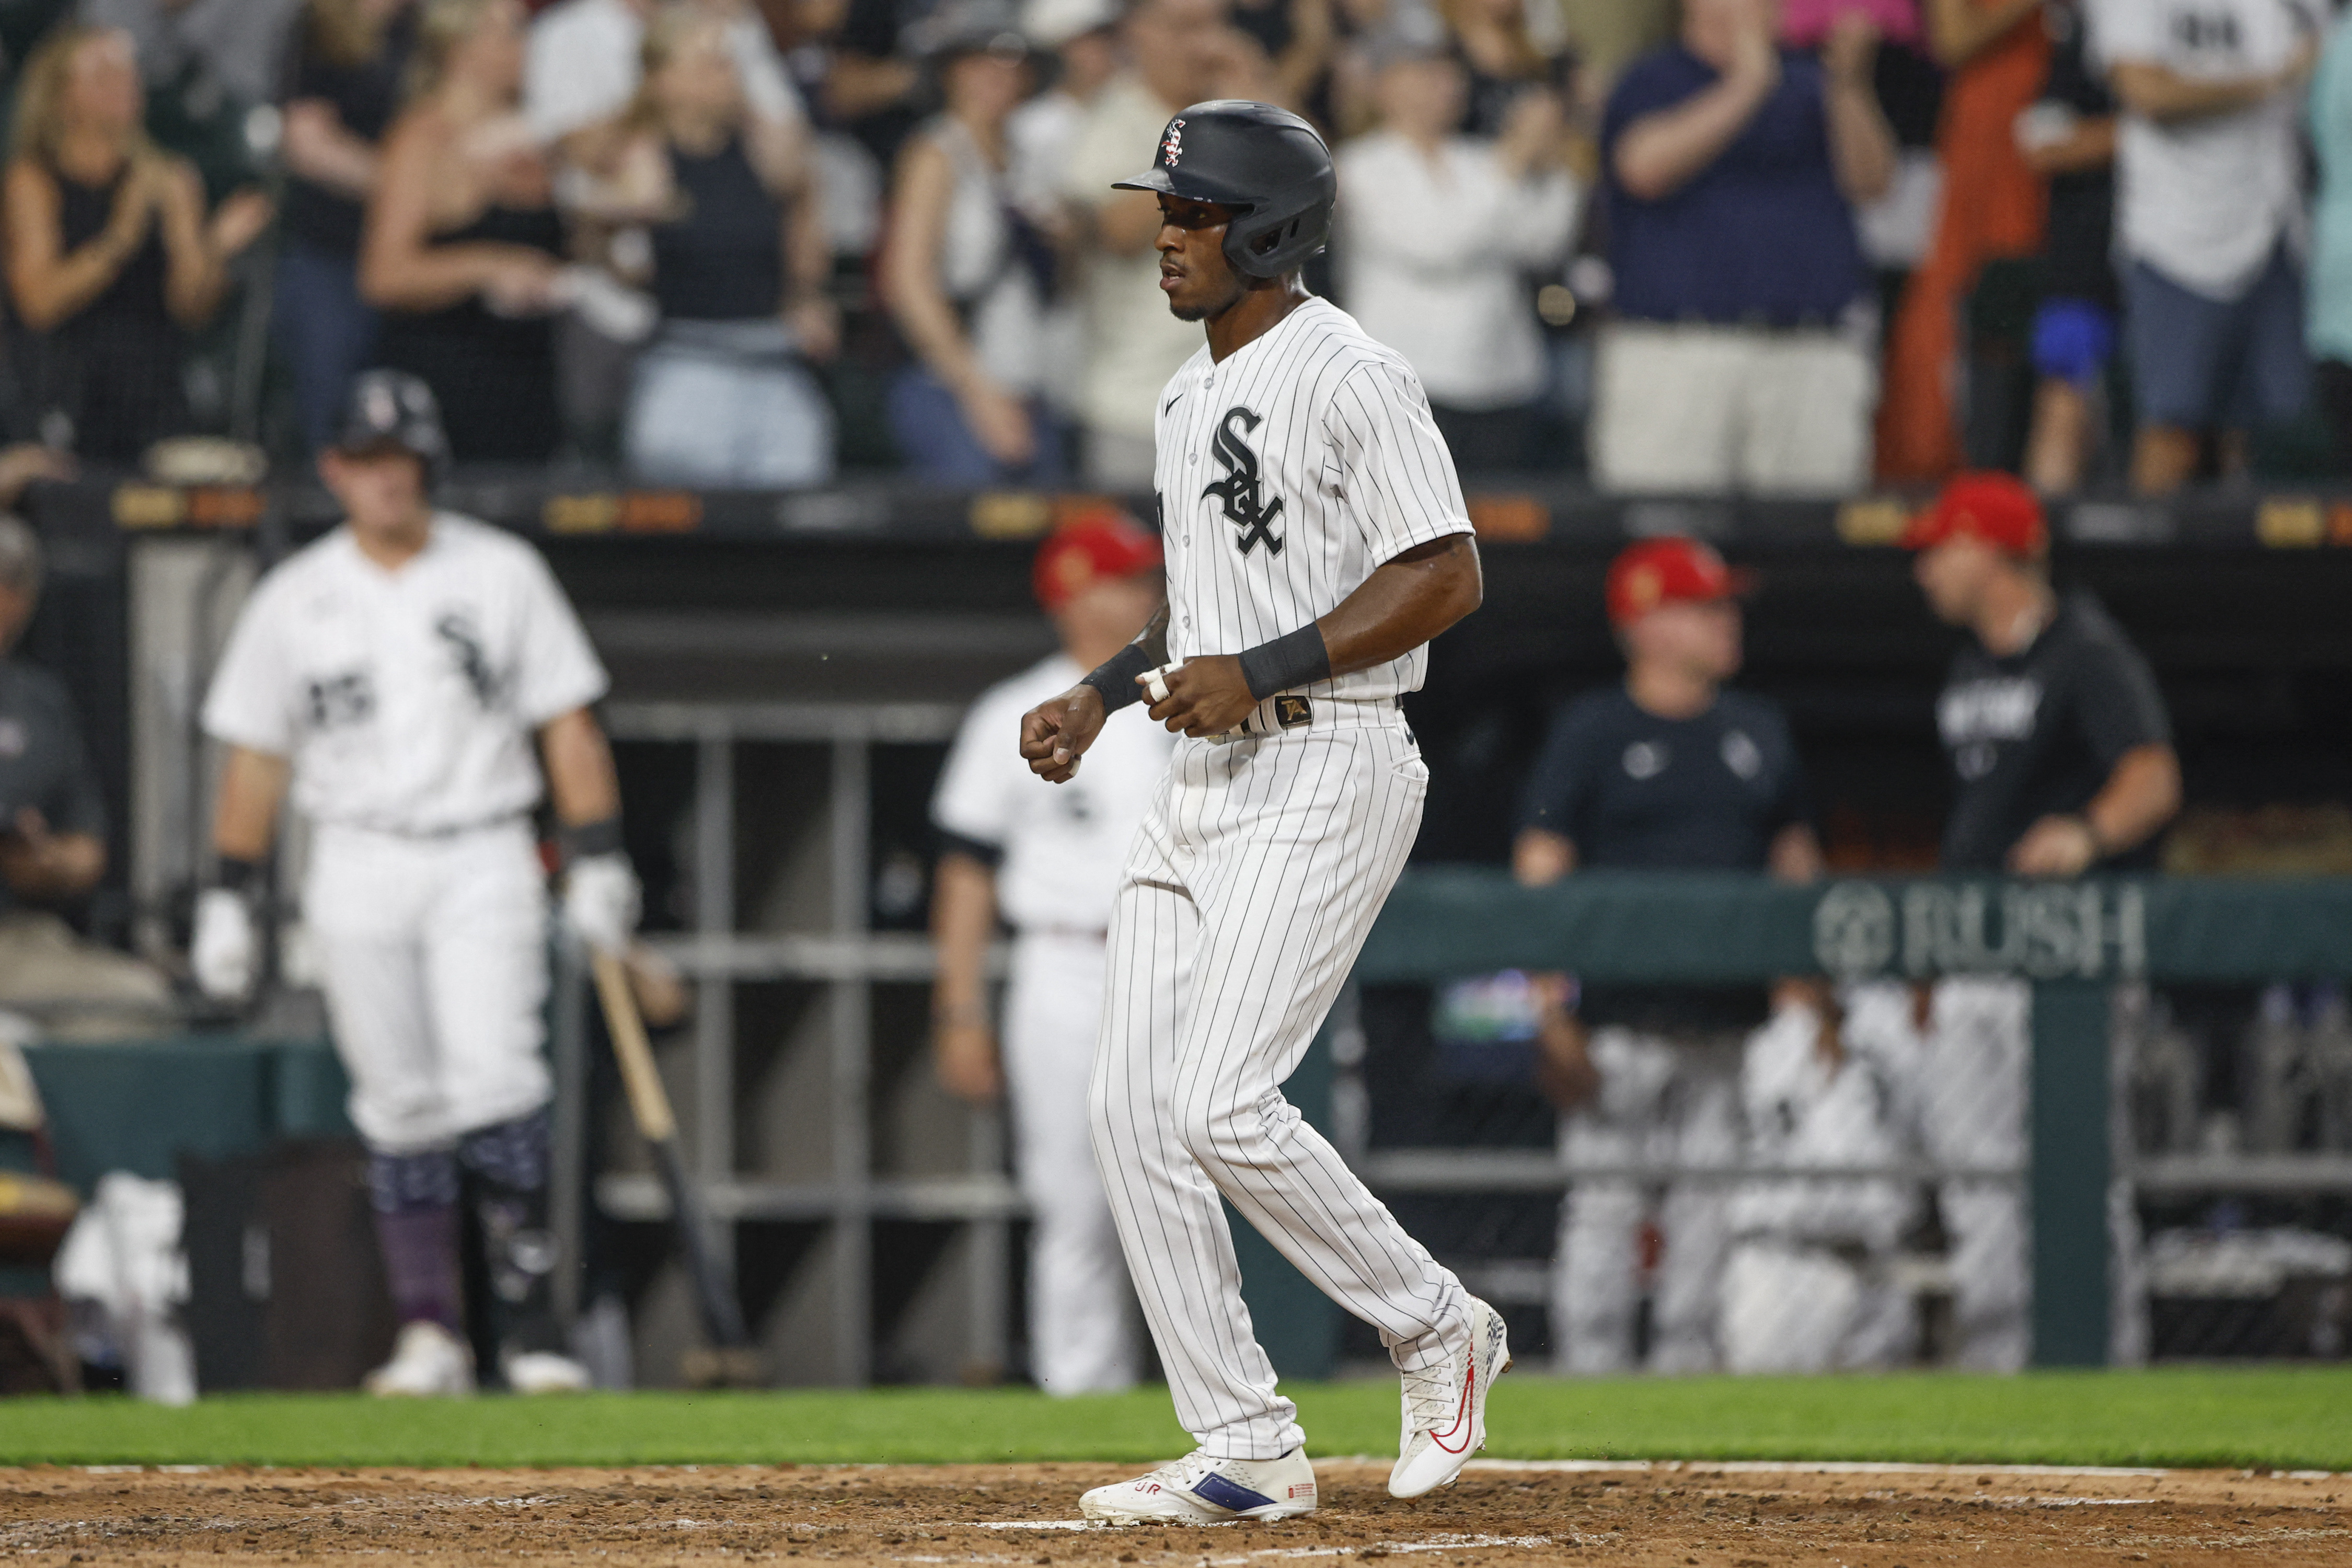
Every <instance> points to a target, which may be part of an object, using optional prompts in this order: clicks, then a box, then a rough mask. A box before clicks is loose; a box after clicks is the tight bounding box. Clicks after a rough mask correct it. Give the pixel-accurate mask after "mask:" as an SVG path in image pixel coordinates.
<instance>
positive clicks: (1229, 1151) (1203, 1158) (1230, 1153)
mask: <svg viewBox="0 0 2352 1568" xmlns="http://www.w3.org/2000/svg"><path fill="white" fill-rule="evenodd" d="M1175 1121H1176V1126H1175V1131H1176V1141H1177V1142H1179V1143H1180V1144H1181V1145H1183V1149H1184V1152H1186V1153H1188V1154H1190V1155H1192V1158H1193V1159H1194V1160H1195V1161H1197V1162H1199V1163H1200V1164H1201V1166H1202V1169H1204V1170H1211V1171H1213V1170H1217V1169H1219V1168H1220V1167H1223V1166H1227V1165H1232V1164H1234V1163H1240V1162H1243V1161H1244V1160H1246V1159H1247V1158H1248V1155H1247V1151H1248V1150H1249V1149H1251V1148H1252V1147H1253V1146H1254V1145H1255V1142H1257V1140H1256V1138H1255V1135H1256V1134H1257V1133H1259V1132H1260V1131H1263V1130H1264V1118H1263V1117H1262V1116H1261V1115H1260V1113H1259V1110H1258V1108H1257V1107H1256V1106H1255V1105H1251V1104H1245V1103H1236V1102H1234V1100H1230V1099H1226V1098H1223V1097H1222V1096H1212V1095H1202V1096H1196V1097H1193V1098H1192V1099H1189V1100H1186V1101H1185V1102H1184V1103H1183V1104H1182V1105H1181V1107H1180V1108H1179V1110H1178V1111H1177V1114H1176V1118H1175Z"/></svg>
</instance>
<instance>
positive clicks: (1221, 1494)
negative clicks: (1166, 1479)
mask: <svg viewBox="0 0 2352 1568" xmlns="http://www.w3.org/2000/svg"><path fill="white" fill-rule="evenodd" d="M1192 1495H1193V1496H1194V1497H1196V1498H1199V1499H1200V1500H1202V1501H1203V1502H1210V1503H1214V1504H1215V1505H1216V1506H1217V1507H1219V1508H1222V1509H1225V1510H1228V1511H1230V1512H1234V1513H1246V1512H1247V1511H1248V1510H1251V1509H1254V1508H1270V1507H1272V1506H1273V1505H1274V1500H1273V1499H1272V1498H1270V1497H1267V1496H1266V1495H1265V1493H1264V1492H1254V1491H1252V1490H1250V1489H1249V1488H1247V1487H1245V1486H1243V1485H1242V1484H1241V1483H1240V1482H1238V1481H1235V1480H1231V1479H1227V1478H1226V1477H1224V1476H1221V1475H1219V1474H1218V1473H1217V1472H1216V1471H1214V1470H1212V1471H1210V1472H1209V1473H1208V1474H1207V1475H1205V1476H1202V1478H1201V1479H1199V1480H1197V1481H1195V1482H1193V1483H1192Z"/></svg>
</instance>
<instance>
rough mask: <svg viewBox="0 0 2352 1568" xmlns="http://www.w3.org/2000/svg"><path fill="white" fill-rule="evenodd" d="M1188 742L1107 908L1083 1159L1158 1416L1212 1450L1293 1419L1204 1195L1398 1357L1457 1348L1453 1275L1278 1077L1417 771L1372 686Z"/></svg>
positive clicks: (1285, 1430)
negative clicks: (1135, 1320)
mask: <svg viewBox="0 0 2352 1568" xmlns="http://www.w3.org/2000/svg"><path fill="white" fill-rule="evenodd" d="M1316 717H1317V721H1318V722H1317V723H1316V724H1315V725H1314V726H1313V727H1311V728H1309V729H1305V730H1300V731H1290V732H1287V733H1276V734H1274V735H1269V736H1266V737H1265V738H1263V739H1250V740H1242V741H1235V742H1226V743H1219V742H1210V741H1185V742H1181V744H1180V745H1179V746H1178V747H1177V751H1176V755H1175V760H1174V762H1173V763H1172V764H1171V767H1170V770H1169V774H1168V777H1167V779H1166V780H1165V781H1164V782H1163V783H1162V784H1161V785H1160V795H1159V797H1158V799H1157V800H1156V801H1155V802H1154V803H1153V806H1152V810H1151V813H1150V816H1148V817H1146V818H1145V820H1144V824H1143V826H1142V828H1141V829H1140V830H1139V832H1138V834H1137V836H1136V843H1135V848H1134V850H1133V852H1132V853H1131V854H1130V855H1129V859H1128V865H1127V869H1126V872H1125V875H1124V877H1123V878H1122V879H1121V882H1120V887H1119V892H1118V903H1117V905H1116V906H1115V908H1114V910H1113V912H1112V915H1111V924H1110V972H1109V987H1108V994H1107V996H1106V998H1105V1001H1104V1006H1103V1026H1102V1040H1101V1044H1100V1046H1099V1047H1098V1048H1097V1051H1096V1053H1095V1067H1094V1079H1093V1087H1092V1093H1091V1097H1090V1099H1091V1103H1090V1107H1089V1109H1090V1111H1091V1115H1092V1120H1093V1123H1094V1142H1095V1159H1096V1162H1097V1163H1098V1164H1099V1165H1100V1166H1101V1168H1102V1175H1103V1185H1104V1188H1105V1190H1106V1192H1107V1194H1108V1196H1109V1199H1110V1205H1111V1213H1112V1215H1113V1217H1114V1218H1115V1219H1116V1220H1117V1221H1118V1235H1119V1244H1120V1246H1121V1247H1123V1248H1124V1249H1125V1251H1126V1253H1127V1265H1128V1269H1129V1272H1130V1273H1131V1274H1132V1275H1133V1276H1134V1279H1135V1287H1136V1294H1137V1295H1138V1297H1139V1298H1140V1300H1141V1301H1142V1304H1143V1313H1144V1318H1145V1321H1147V1322H1149V1323H1150V1327H1151V1336H1152V1339H1153V1341H1154V1342H1156V1343H1157V1345H1158V1346H1159V1350H1160V1363H1161V1365H1162V1366H1163V1367H1164V1369H1165V1370H1166V1372H1167V1374H1168V1383H1169V1387H1170V1390H1171V1393H1172V1394H1174V1396H1175V1402H1176V1415H1177V1419H1178V1420H1180V1421H1181V1423H1182V1424H1183V1426H1184V1427H1185V1429H1186V1430H1187V1431H1189V1432H1191V1433H1192V1436H1193V1438H1194V1440H1195V1441H1197V1442H1199V1443H1201V1444H1202V1445H1204V1446H1205V1447H1207V1449H1208V1451H1209V1452H1210V1453H1211V1454H1213V1455H1215V1456H1217V1457H1219V1458H1244V1459H1270V1458H1277V1457H1279V1456H1280V1455H1282V1454H1284V1453H1286V1452H1287V1451H1288V1450H1289V1449H1291V1448H1293V1447H1297V1445H1298V1444H1299V1443H1301V1442H1302V1441H1304V1440H1305V1435H1304V1433H1303V1432H1302V1431H1301V1430H1300V1428H1299V1426H1298V1420H1297V1407H1296V1406H1294V1405H1292V1404H1291V1402H1290V1401H1289V1400H1287V1399H1286V1398H1284V1397H1283V1396H1282V1395H1281V1394H1278V1393H1276V1389H1275V1372H1274V1366H1273V1363H1270V1362H1269V1361H1268V1360H1267V1359H1266V1355H1265V1351H1264V1350H1263V1349H1262V1348H1260V1346H1259V1345H1258V1343H1257V1341H1256V1338H1255V1335H1254V1334H1253V1332H1252V1331H1251V1326H1250V1320H1249V1311H1248V1309H1247V1308H1246V1307H1244V1305H1243V1302H1242V1294H1241V1273H1240V1270H1239V1268H1237V1267H1236V1265H1235V1263H1234V1244H1233V1237H1232V1234H1231V1233H1230V1232H1229V1231H1228V1230H1227V1229H1226V1226H1225V1215H1224V1211H1223V1208H1222V1207H1221V1206H1220V1205H1219V1204H1218V1202H1217V1198H1218V1194H1223V1195H1224V1197H1225V1198H1226V1199H1228V1200H1229V1201H1231V1203H1232V1204H1233V1205H1234V1208H1235V1209H1236V1210H1237V1211H1239V1213H1240V1214H1241V1215H1243V1217H1244V1218H1245V1219H1247V1220H1248V1221H1249V1222H1250V1223H1251V1224H1252V1225H1254V1226H1256V1227H1257V1228H1258V1230H1259V1232H1260V1233H1261V1234H1262V1235H1264V1236H1265V1238H1266V1239H1267V1240H1268V1241H1270V1242H1272V1243H1273V1244H1274V1245H1275V1247H1276V1248H1277V1249H1278V1250H1279V1251H1280V1252H1281V1253H1282V1255H1283V1256H1284V1257H1285V1258H1288V1259H1289V1260H1290V1261H1291V1262H1292V1263H1293V1264H1295V1265H1297V1268H1298V1269H1299V1271H1300V1272H1301V1273H1303V1274H1305V1275H1306V1276H1307V1279H1311V1280H1313V1281H1314V1282H1315V1283H1316V1284H1317V1285H1318V1286H1320V1287H1321V1288H1322V1289H1323V1291H1324V1293H1325V1294H1326V1295H1328V1296H1329V1297H1330V1298H1331V1299H1332V1300H1335V1301H1337V1302H1339V1304H1340V1305H1341V1306H1342V1307H1345V1308H1346V1309H1347V1310H1349V1311H1350V1312H1353V1313H1354V1314H1355V1315H1356V1316H1357V1317H1359V1318H1361V1319H1362V1320H1364V1321H1366V1322H1368V1323H1370V1324H1371V1325H1372V1326H1373V1327H1374V1328H1375V1329H1377V1330H1379V1331H1380V1334H1381V1341H1382V1342H1384V1343H1386V1344H1387V1345H1388V1346H1389V1347H1390V1353H1391V1356H1392V1357H1394V1358H1395V1360H1396V1362H1397V1363H1398V1365H1399V1366H1401V1367H1407V1368H1412V1369H1416V1370H1417V1369H1419V1368H1422V1367H1423V1366H1426V1365H1432V1364H1435V1363H1436V1361H1437V1359H1438V1358H1439V1357H1441V1356H1444V1355H1445V1354H1447V1353H1448V1352H1457V1351H1459V1350H1460V1349H1461V1348H1462V1346H1463V1343H1464V1342H1465V1337H1466V1334H1467V1331H1468V1311H1469V1309H1468V1298H1467V1296H1466V1295H1465V1292H1464V1290H1463V1289H1462V1284H1461V1281H1460V1280H1458V1279H1455V1278H1454V1275H1453V1274H1452V1273H1451V1272H1450V1271H1448V1270H1447V1269H1445V1268H1442V1267H1440V1266H1439V1265H1438V1263H1437V1262H1436V1261H1435V1260H1434V1259H1433V1258H1431V1257H1430V1255H1429V1252H1428V1249H1427V1248H1425V1247H1423V1246H1422V1245H1421V1244H1420V1243H1419V1242H1417V1241H1415V1240H1413V1238H1412V1237H1410V1236H1407V1235H1406V1234H1405V1232H1404V1229H1403V1227H1402V1226H1400V1225H1398V1224H1397V1222H1396V1219H1395V1216H1393V1215H1391V1214H1390V1213H1389V1211H1388V1209H1387V1207H1386V1205H1382V1204H1381V1202H1380V1201H1379V1200H1378V1199H1376V1198H1374V1197H1373V1196H1372V1194H1370V1192H1368V1191H1367V1190H1365V1187H1364V1184H1363V1183H1362V1182H1361V1181H1360V1180H1358V1179H1357V1177H1356V1174H1355V1173H1354V1172H1352V1171H1350V1170H1349V1169H1348V1166H1347V1163H1345V1162H1344V1161H1342V1160H1341V1159H1340V1158H1339V1152H1338V1151H1337V1150H1335V1149H1333V1148H1332V1147H1331V1145H1330V1144H1329V1143H1328V1142H1326V1141H1325V1140H1324V1138H1323V1136H1322V1134H1320V1133H1318V1132H1317V1131H1315V1130H1314V1129H1313V1128H1311V1127H1309V1126H1308V1125H1307V1123H1306V1122H1305V1121H1302V1120H1301V1119H1300V1117H1299V1114H1298V1111H1297V1110H1296V1109H1295V1108H1294V1107H1293V1106H1292V1105H1291V1104H1290V1102H1289V1101H1288V1100H1285V1099H1284V1098H1283V1095H1282V1089H1281V1085H1282V1082H1283V1080H1284V1079H1286V1078H1288V1077H1289V1076H1290V1074H1291V1072H1292V1070H1293V1069H1294V1068H1297V1066H1298V1062H1299V1059H1300V1058H1302V1057H1303V1056H1305V1055H1306V1052H1307V1046H1308V1044H1309V1043H1310V1042H1311V1041H1312V1040H1313V1039H1314V1037H1315V1032H1316V1030H1317V1029H1318V1028H1319V1027H1320V1026H1321V1025H1322V1022H1323V1017H1324V1015H1325V1014H1326V1013H1328V1011H1329V1010H1330V1007H1331V1004H1332V1002H1333V1000H1334V999H1335V998H1337V996H1338V995H1339V987H1340V986H1341V985H1342V984H1344V983H1345V982H1346V980H1347V977H1348V972H1349V968H1350V967H1351V966H1352V965H1353V964H1354V963H1355V958H1356V954H1357V952H1358V951H1359V950H1360V948H1361V947H1362V946H1363V943H1364V937H1365V935H1366V933H1367V932H1369V931H1370V929H1371V924H1372V918H1373V917H1374V916H1375V915H1377V914H1378V913H1379V912H1380V908H1381V904H1382V903H1383V902H1385V901H1386V900H1387V898H1388V895H1389V889H1391V887H1393V886H1394V885H1395V882H1396V878H1397V873H1398V872H1399V871H1400V870H1401V869H1402V868H1403V866H1404V859H1405V855H1406V853H1407V851H1409V850H1410V849H1411V848H1412V841H1413V837H1414V835H1415V834H1416V833H1417V832H1418V831H1419V830H1420V827H1421V806H1422V797H1423V795H1425V794H1426V793H1427V791H1428V786H1429V770H1428V768H1427V767H1426V766H1425V765H1424V764H1423V762H1422V760H1421V753H1420V751H1419V749H1418V748H1417V747H1416V746H1415V744H1414V742H1413V739H1412V731H1409V730H1407V729H1406V728H1405V726H1404V722H1403V719H1402V715H1400V714H1399V713H1398V712H1397V711H1396V710H1395V709H1394V708H1393V707H1390V706H1387V705H1378V706H1376V705H1374V704H1371V703H1338V702H1320V703H1318V704H1317V714H1316Z"/></svg>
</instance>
